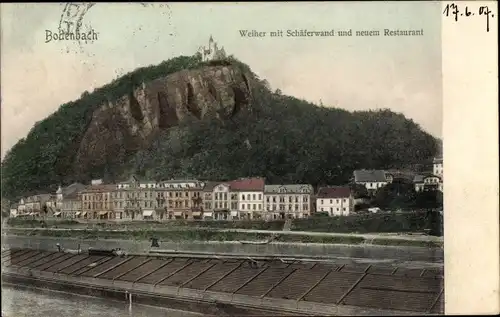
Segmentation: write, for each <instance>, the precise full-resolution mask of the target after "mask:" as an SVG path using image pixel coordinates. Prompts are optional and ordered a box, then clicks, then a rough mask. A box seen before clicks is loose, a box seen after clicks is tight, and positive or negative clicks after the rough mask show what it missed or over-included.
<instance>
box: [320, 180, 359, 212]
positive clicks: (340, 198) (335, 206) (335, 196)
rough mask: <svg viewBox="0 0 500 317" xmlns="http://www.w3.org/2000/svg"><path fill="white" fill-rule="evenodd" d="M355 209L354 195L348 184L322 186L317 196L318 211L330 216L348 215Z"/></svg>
mask: <svg viewBox="0 0 500 317" xmlns="http://www.w3.org/2000/svg"><path fill="white" fill-rule="evenodd" d="M353 210H354V197H353V195H352V193H351V189H350V188H349V187H347V186H335V187H322V188H320V189H319V190H318V195H317V197H316V212H327V213H328V215H329V216H348V215H349V214H350V213H351V212H352V211H353Z"/></svg>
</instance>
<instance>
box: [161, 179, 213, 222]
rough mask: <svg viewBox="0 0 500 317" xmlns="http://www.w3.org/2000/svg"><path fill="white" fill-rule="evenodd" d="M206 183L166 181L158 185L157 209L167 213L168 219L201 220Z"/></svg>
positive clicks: (197, 181)
mask: <svg viewBox="0 0 500 317" xmlns="http://www.w3.org/2000/svg"><path fill="white" fill-rule="evenodd" d="M204 186H205V184H204V182H202V181H199V180H166V181H160V182H158V183H157V185H156V197H155V200H156V208H157V209H158V210H161V209H163V210H165V211H166V219H201V218H202V211H203V208H202V207H203V206H202V202H203V198H202V193H203V187H204Z"/></svg>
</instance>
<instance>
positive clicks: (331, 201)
mask: <svg viewBox="0 0 500 317" xmlns="http://www.w3.org/2000/svg"><path fill="white" fill-rule="evenodd" d="M337 202H339V201H338V200H337ZM331 203H333V200H332V199H330V204H331Z"/></svg>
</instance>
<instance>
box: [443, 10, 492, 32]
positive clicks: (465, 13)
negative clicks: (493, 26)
mask: <svg viewBox="0 0 500 317" xmlns="http://www.w3.org/2000/svg"><path fill="white" fill-rule="evenodd" d="M443 14H444V15H445V16H447V17H449V16H451V17H454V18H455V21H458V17H469V18H470V17H474V16H484V17H486V32H489V31H490V19H493V18H494V17H495V14H493V13H492V12H491V10H490V9H489V8H488V7H487V6H481V7H479V8H478V9H469V7H468V6H465V8H459V7H458V5H456V4H455V3H452V4H447V5H446V7H445V8H444V11H443Z"/></svg>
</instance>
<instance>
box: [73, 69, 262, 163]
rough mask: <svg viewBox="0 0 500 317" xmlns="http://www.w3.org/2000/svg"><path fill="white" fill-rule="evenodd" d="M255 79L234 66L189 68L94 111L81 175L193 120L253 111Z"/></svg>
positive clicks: (82, 155) (80, 151) (81, 156)
mask: <svg viewBox="0 0 500 317" xmlns="http://www.w3.org/2000/svg"><path fill="white" fill-rule="evenodd" d="M251 100H252V96H251V82H250V76H249V75H248V74H244V73H243V71H242V70H241V69H240V68H238V67H235V66H233V65H226V66H205V67H201V68H199V69H193V70H183V71H180V72H177V73H173V74H171V75H169V76H166V77H163V78H159V79H156V80H153V81H151V82H149V83H145V84H144V83H143V84H142V86H141V87H139V88H137V89H135V90H134V91H130V93H129V94H128V95H125V96H122V97H121V98H119V99H118V100H117V101H116V102H108V103H106V104H102V105H100V106H99V107H98V109H97V110H96V111H94V113H93V116H92V120H91V122H90V124H89V126H88V128H87V131H86V132H85V134H84V135H83V137H82V139H81V142H80V145H79V149H78V151H77V153H76V161H75V163H76V164H75V167H76V170H75V172H76V173H78V172H79V171H85V170H88V168H89V167H91V166H97V165H101V164H104V163H109V162H110V161H115V160H117V159H120V158H122V157H123V156H124V155H127V153H131V152H134V151H136V150H138V149H140V148H144V147H147V146H148V145H149V144H150V142H151V140H152V138H154V136H155V135H156V133H157V132H159V131H160V130H164V129H168V128H170V127H172V126H175V125H177V124H178V123H179V122H181V121H183V120H185V119H187V118H196V119H202V118H205V117H207V116H210V117H215V118H218V119H220V120H227V119H230V118H232V117H233V116H235V115H237V114H238V113H240V112H245V111H251Z"/></svg>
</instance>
